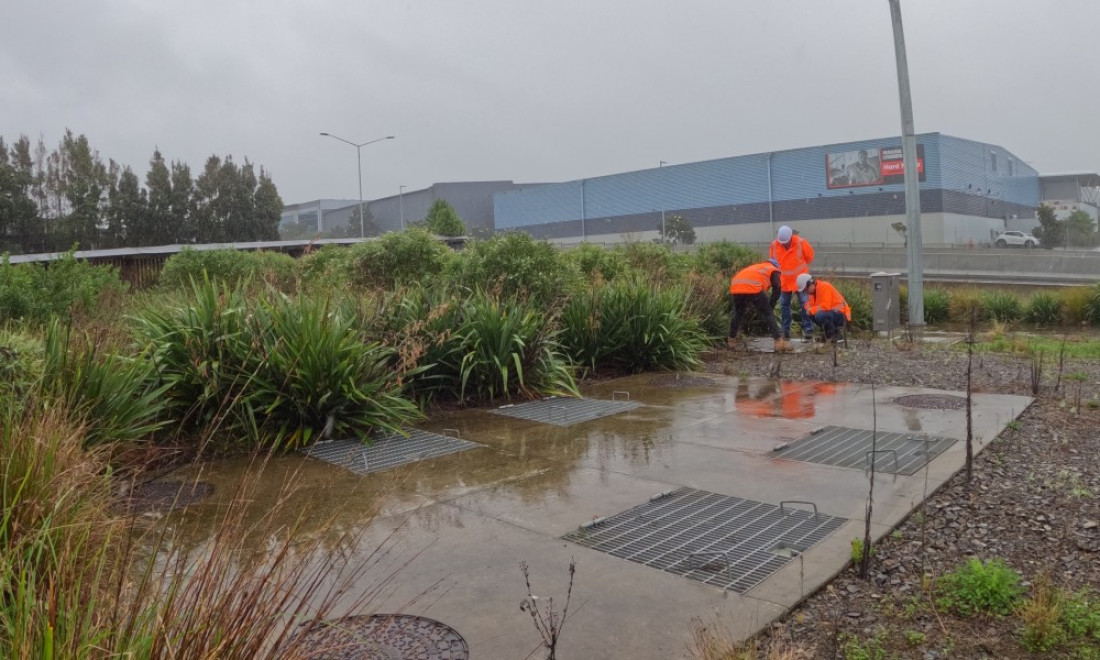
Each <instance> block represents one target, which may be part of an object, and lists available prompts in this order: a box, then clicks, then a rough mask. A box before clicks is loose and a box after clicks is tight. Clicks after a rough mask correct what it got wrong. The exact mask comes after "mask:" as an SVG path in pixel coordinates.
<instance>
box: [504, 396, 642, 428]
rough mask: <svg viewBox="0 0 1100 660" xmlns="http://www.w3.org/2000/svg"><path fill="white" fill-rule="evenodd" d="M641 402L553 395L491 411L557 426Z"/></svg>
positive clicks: (581, 420)
mask: <svg viewBox="0 0 1100 660" xmlns="http://www.w3.org/2000/svg"><path fill="white" fill-rule="evenodd" d="M640 405H642V404H640V403H637V402H635V401H630V400H625V401H624V400H619V401H604V400H601V399H583V398H558V397H550V398H548V399H542V400H539V401H530V402H528V403H520V404H516V405H510V406H501V407H499V408H494V409H493V410H490V411H489V412H491V413H495V414H497V415H506V416H508V417H516V418H518V419H526V420H530V421H532V422H543V423H545V424H554V425H555V426H572V425H573V424H577V423H580V422H587V421H590V420H593V419H599V418H600V417H607V416H608V415H615V414H617V413H621V412H624V411H627V410H632V409H634V408H637V407H638V406H640Z"/></svg>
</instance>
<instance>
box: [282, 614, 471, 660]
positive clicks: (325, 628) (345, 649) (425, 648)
mask: <svg viewBox="0 0 1100 660" xmlns="http://www.w3.org/2000/svg"><path fill="white" fill-rule="evenodd" d="M304 635H305V640H304V646H305V648H304V649H303V650H305V651H307V652H308V655H309V657H310V658H311V659H312V660H467V659H468V658H469V657H470V649H469V647H467V645H466V640H464V639H462V636H461V635H459V634H458V633H457V632H455V630H454V629H453V628H451V627H450V626H447V625H445V624H442V623H440V622H438V621H435V620H434V619H428V618H425V617H422V616H409V615H405V614H375V615H371V616H349V617H344V618H342V619H337V620H335V621H328V622H324V623H317V624H312V625H311V626H310V628H309V629H307V630H306V632H305V633H304Z"/></svg>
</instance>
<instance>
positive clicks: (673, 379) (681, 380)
mask: <svg viewBox="0 0 1100 660" xmlns="http://www.w3.org/2000/svg"><path fill="white" fill-rule="evenodd" d="M649 384H650V385H653V386H655V387H672V388H677V387H715V385H716V384H715V382H714V381H713V380H711V379H710V378H704V377H703V376H680V375H677V374H667V375H664V376H657V377H655V378H651V379H650V380H649Z"/></svg>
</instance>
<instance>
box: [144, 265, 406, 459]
mask: <svg viewBox="0 0 1100 660" xmlns="http://www.w3.org/2000/svg"><path fill="white" fill-rule="evenodd" d="M192 290H193V296H192V298H191V299H190V300H189V301H187V302H186V303H185V304H182V305H180V306H177V307H172V308H167V309H161V308H157V307H149V308H146V309H144V310H142V311H141V312H139V313H138V314H137V316H136V321H137V334H138V337H139V339H140V341H141V342H142V343H143V345H145V346H146V347H147V348H146V350H147V351H148V352H149V355H150V356H151V358H152V363H153V365H154V366H155V368H156V373H157V377H158V378H159V382H160V384H161V386H162V387H163V388H164V390H165V395H164V401H165V403H166V405H167V406H168V407H169V409H170V410H171V411H172V412H173V413H174V416H175V417H176V419H179V420H181V423H182V425H183V428H184V429H185V430H190V431H191V432H193V433H197V434H201V435H205V436H206V437H207V438H208V439H210V440H211V441H212V442H213V445H212V447H211V448H213V449H216V450H219V451H226V450H233V449H236V450H240V449H248V448H253V447H256V446H272V447H275V448H278V449H292V448H295V447H298V446H301V445H303V444H307V443H309V442H311V441H313V440H316V439H317V438H318V437H319V436H320V435H321V434H322V432H328V433H332V434H335V435H342V436H347V435H351V436H355V437H360V438H365V437H366V436H367V435H368V434H369V433H370V432H371V431H372V430H394V429H397V428H399V427H400V426H402V425H404V424H406V423H408V422H410V421H411V420H413V419H416V418H417V417H418V416H419V411H418V409H417V408H416V406H415V405H414V404H413V403H412V402H410V401H408V400H407V399H404V398H402V397H401V396H400V384H399V383H398V382H397V380H396V379H395V378H394V374H393V373H392V372H391V371H390V369H389V366H390V365H391V364H392V361H393V351H392V349H390V348H387V347H383V346H381V345H379V344H377V343H369V342H365V341H363V338H362V336H361V333H360V331H359V329H358V325H359V324H358V319H357V317H356V316H355V313H354V310H352V309H351V308H349V307H346V306H335V305H333V304H332V303H331V302H329V301H328V300H324V299H321V300H314V299H311V298H308V297H297V298H284V297H279V296H276V297H274V298H273V299H272V300H271V301H259V302H251V301H249V300H247V299H246V298H245V296H244V293H243V290H242V289H241V288H240V287H235V288H231V287H228V286H226V285H219V284H217V283H214V282H210V281H207V282H203V283H201V284H199V283H195V284H194V285H193V289H192ZM214 438H217V439H218V440H213V439H214ZM205 447H206V444H204V448H205Z"/></svg>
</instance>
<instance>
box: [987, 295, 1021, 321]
mask: <svg viewBox="0 0 1100 660" xmlns="http://www.w3.org/2000/svg"><path fill="white" fill-rule="evenodd" d="M980 300H981V309H982V316H983V317H984V318H987V319H993V320H994V321H997V322H998V323H1012V322H1014V321H1019V320H1020V319H1021V318H1023V316H1024V308H1023V304H1022V303H1021V302H1020V298H1019V297H1017V296H1016V294H1015V293H1013V292H1011V291H987V292H984V293H982V295H981V297H980Z"/></svg>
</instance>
